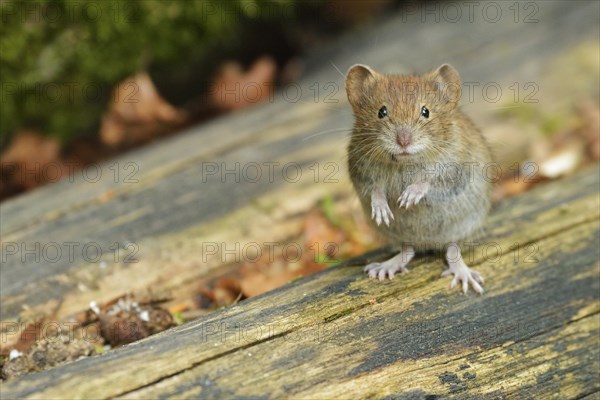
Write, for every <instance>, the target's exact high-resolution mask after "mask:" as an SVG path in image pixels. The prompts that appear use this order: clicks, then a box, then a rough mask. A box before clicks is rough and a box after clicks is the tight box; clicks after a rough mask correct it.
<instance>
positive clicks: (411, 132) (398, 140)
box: [346, 64, 461, 160]
mask: <svg viewBox="0 0 600 400" xmlns="http://www.w3.org/2000/svg"><path fill="white" fill-rule="evenodd" d="M346 93H347V95H348V100H349V102H350V105H351V106H352V110H353V112H354V116H355V119H356V122H355V130H354V135H355V138H354V139H355V140H356V141H357V142H358V143H361V144H362V145H363V146H361V147H364V151H369V150H371V151H372V153H373V155H374V156H376V157H387V158H388V159H392V160H401V159H403V158H404V157H414V156H419V155H420V156H428V155H429V156H431V155H432V154H435V153H437V154H438V155H441V154H443V153H444V148H446V147H447V146H448V144H449V143H451V141H452V140H453V138H452V130H451V129H448V128H449V126H450V124H451V123H452V114H453V113H454V111H455V109H456V108H457V106H458V102H459V100H460V94H461V81H460V77H459V75H458V72H457V71H456V69H454V67H452V66H451V65H448V64H444V65H442V66H441V67H439V68H438V69H436V70H435V71H432V72H429V73H426V74H424V75H421V76H403V75H384V74H380V73H378V72H376V71H374V70H373V69H371V68H369V67H368V66H365V65H358V64H357V65H354V66H352V67H351V68H350V69H349V70H348V74H347V76H346Z"/></svg>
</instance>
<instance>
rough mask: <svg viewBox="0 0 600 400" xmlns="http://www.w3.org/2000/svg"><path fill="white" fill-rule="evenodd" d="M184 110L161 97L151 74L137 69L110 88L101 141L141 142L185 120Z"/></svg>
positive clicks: (106, 142) (112, 144) (116, 143)
mask: <svg viewBox="0 0 600 400" xmlns="http://www.w3.org/2000/svg"><path fill="white" fill-rule="evenodd" d="M186 119H187V115H186V113H185V112H184V111H182V110H179V109H177V108H175V107H173V106H172V105H171V104H169V103H167V102H166V101H165V99H163V98H162V97H161V96H160V94H159V93H158V91H157V90H156V87H155V86H154V83H153V82H152V80H151V79H150V76H148V74H147V73H146V72H140V73H138V74H137V75H134V76H132V77H130V78H127V79H125V80H124V81H123V82H121V83H120V84H119V85H118V86H117V87H116V88H115V90H114V91H113V97H112V98H111V103H110V108H109V110H108V112H107V114H106V115H105V116H104V117H103V118H102V125H101V127H100V137H101V139H102V142H103V143H105V144H107V145H110V146H117V145H121V144H132V143H143V142H146V141H148V140H150V139H152V138H154V137H156V136H158V135H159V134H162V133H166V132H168V131H171V130H173V129H174V128H176V127H178V126H181V125H182V124H184V123H185V121H186Z"/></svg>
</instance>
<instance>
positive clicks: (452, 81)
mask: <svg viewBox="0 0 600 400" xmlns="http://www.w3.org/2000/svg"><path fill="white" fill-rule="evenodd" d="M431 76H432V78H433V79H434V80H435V81H436V82H437V83H438V84H439V90H440V92H441V95H442V96H443V98H444V99H445V100H446V101H448V102H449V103H455V104H458V102H459V101H460V96H461V94H462V87H461V85H462V82H461V80H460V75H459V74H458V71H457V70H456V68H454V67H453V66H452V65H450V64H442V65H441V66H440V67H439V68H438V69H436V70H435V71H433V72H432V73H431Z"/></svg>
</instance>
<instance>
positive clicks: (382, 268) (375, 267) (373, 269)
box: [365, 246, 415, 281]
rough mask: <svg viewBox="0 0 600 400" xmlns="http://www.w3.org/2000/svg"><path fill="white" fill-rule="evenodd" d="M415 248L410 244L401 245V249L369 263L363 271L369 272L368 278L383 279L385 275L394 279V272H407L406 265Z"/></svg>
mask: <svg viewBox="0 0 600 400" xmlns="http://www.w3.org/2000/svg"><path fill="white" fill-rule="evenodd" d="M414 255H415V250H414V249H413V248H412V247H410V246H402V251H401V252H400V253H398V254H396V255H395V256H394V257H392V258H390V259H389V260H386V261H384V262H381V263H378V262H376V263H371V264H368V265H367V266H366V267H365V272H366V273H368V274H369V277H370V278H378V279H379V280H380V281H383V280H385V278H386V277H389V278H390V279H394V276H395V275H396V272H398V271H400V273H407V272H408V268H406V265H407V264H408V263H409V261H410V260H411V259H412V258H413V257H414Z"/></svg>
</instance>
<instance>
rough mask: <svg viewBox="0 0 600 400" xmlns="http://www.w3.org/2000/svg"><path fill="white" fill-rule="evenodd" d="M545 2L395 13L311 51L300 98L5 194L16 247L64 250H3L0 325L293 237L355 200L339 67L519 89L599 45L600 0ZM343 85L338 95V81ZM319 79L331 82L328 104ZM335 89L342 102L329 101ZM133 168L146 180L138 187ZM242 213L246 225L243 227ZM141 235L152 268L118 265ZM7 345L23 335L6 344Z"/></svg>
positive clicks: (199, 273)
mask: <svg viewBox="0 0 600 400" xmlns="http://www.w3.org/2000/svg"><path fill="white" fill-rule="evenodd" d="M536 4H537V5H538V6H539V11H538V13H537V14H536V18H537V20H538V22H537V23H531V24H525V23H517V24H515V23H514V20H513V17H512V16H511V15H508V14H507V16H506V18H502V19H501V20H500V21H499V22H498V23H493V24H492V23H488V22H486V21H485V20H484V19H482V18H476V19H475V21H474V22H472V23H471V22H468V20H467V19H463V20H461V21H460V22H461V23H456V24H455V23H444V24H424V23H422V21H421V18H418V17H414V16H413V17H410V18H408V19H406V18H405V16H404V15H402V14H398V15H394V16H390V18H389V19H388V20H387V21H385V22H383V23H381V24H379V25H378V26H377V27H375V28H367V29H361V30H359V31H357V32H354V33H351V34H349V35H347V36H346V37H344V38H342V39H341V40H340V41H336V42H335V43H332V44H331V45H330V46H328V47H326V48H325V49H323V50H322V51H320V52H318V53H316V54H314V55H313V56H312V57H310V58H309V60H308V61H307V67H306V70H307V73H306V75H305V77H304V78H303V79H302V81H301V82H300V87H301V93H302V97H301V98H300V99H299V100H297V101H294V102H291V101H289V100H286V99H285V98H284V95H283V93H279V94H278V95H277V96H276V97H275V98H274V99H273V101H272V102H269V104H265V105H263V106H260V107H256V108H254V109H252V110H247V111H244V112H240V113H235V114H233V115H228V116H227V117H224V118H220V119H218V120H216V121H213V122H211V123H208V124H205V125H202V126H199V127H194V128H191V129H190V130H189V131H188V132H186V133H184V134H182V135H179V136H177V137H173V138H170V139H169V140H167V141H161V142H159V143H154V144H151V145H149V146H146V147H144V148H141V149H139V150H136V151H134V152H130V153H127V154H124V155H122V156H121V157H119V158H117V159H115V160H111V161H109V162H106V163H104V164H102V165H100V167H101V174H100V179H99V180H98V181H97V182H91V181H90V180H89V179H88V180H86V179H84V178H83V177H82V176H81V174H77V175H76V177H75V179H74V181H73V182H71V181H69V180H66V181H64V182H61V183H58V184H55V185H49V186H46V187H44V188H40V189H39V190H35V191H33V192H30V193H28V194H26V195H24V196H20V197H17V198H15V199H11V200H9V201H7V202H4V203H3V204H2V207H0V221H1V224H0V236H1V241H2V244H3V246H4V245H6V244H7V243H11V244H16V245H18V246H22V247H23V248H25V247H26V248H34V247H35V246H36V245H39V246H44V245H46V244H49V243H58V244H59V246H61V248H62V250H63V251H64V254H63V256H62V257H60V258H59V259H58V260H56V261H52V262H48V261H47V260H36V259H35V258H34V257H32V256H25V257H23V253H24V252H22V251H19V252H18V253H17V254H16V255H11V256H6V257H5V258H3V260H2V263H1V265H0V275H1V278H2V279H0V294H1V300H2V302H1V304H0V321H1V322H14V321H17V320H25V321H28V320H32V319H35V318H34V317H35V316H36V315H47V314H52V315H54V316H55V317H56V318H59V319H61V318H65V317H68V316H69V315H72V314H73V313H74V312H78V311H81V310H82V309H84V308H85V307H86V306H87V304H89V302H90V301H96V302H98V303H102V302H105V301H108V300H110V299H113V298H115V297H117V296H120V295H122V294H123V293H124V292H126V291H135V290H140V289H143V288H146V287H148V286H151V285H153V284H160V285H161V286H162V285H164V286H167V287H179V286H180V285H181V283H182V282H184V283H185V282H189V281H192V280H194V279H198V278H201V277H205V276H210V275H211V274H212V273H214V271H215V269H216V268H219V267H220V266H221V264H222V263H216V262H215V263H210V262H208V263H202V262H199V261H198V250H197V249H198V245H199V244H200V245H201V243H203V242H206V241H210V240H221V241H224V242H228V243H231V242H235V241H240V240H243V238H244V237H245V238H248V237H250V238H253V239H259V238H260V239H262V238H265V241H281V240H282V238H285V237H286V235H289V232H290V231H291V230H293V227H294V226H297V224H298V223H299V221H300V218H299V217H298V215H302V213H303V212H305V211H306V210H307V209H309V207H311V206H313V205H314V199H318V198H320V197H323V196H325V195H334V196H337V197H338V198H349V197H350V196H352V193H351V189H350V185H349V181H348V178H347V176H346V172H345V156H344V148H345V146H346V135H347V133H348V131H349V129H350V127H351V125H352V116H351V114H350V110H349V107H348V105H347V103H346V101H345V99H344V97H345V96H344V89H343V77H342V76H341V75H340V74H339V73H338V72H337V71H336V69H335V68H334V67H333V66H332V65H331V64H332V63H333V64H334V65H336V66H337V67H339V68H340V69H341V70H342V71H343V70H345V69H346V68H347V67H349V66H350V65H351V64H353V63H356V62H363V63H364V62H368V63H370V64H372V66H373V67H375V68H377V69H380V70H382V71H397V72H407V71H411V70H416V71H424V70H427V69H430V68H432V67H434V66H437V65H439V64H441V63H442V62H450V63H452V64H454V65H455V66H456V67H457V68H458V70H459V71H460V72H461V75H462V76H463V77H464V78H465V80H468V81H471V82H479V83H481V84H483V83H487V82H501V83H502V85H503V87H506V88H507V87H509V86H510V85H511V84H512V83H508V82H513V81H514V80H515V79H517V77H518V80H519V81H522V82H520V83H524V82H525V81H533V82H537V79H538V78H539V75H540V74H541V73H542V72H543V71H545V70H546V69H547V64H549V63H550V62H552V61H553V60H555V59H556V58H559V57H563V56H564V52H565V51H567V50H568V49H570V48H571V47H572V46H573V45H575V44H577V43H580V42H583V41H586V40H597V37H598V24H597V19H598V17H599V11H598V7H597V3H595V2H586V1H574V2H573V1H572V2H559V1H548V2H538V3H536ZM505 11H506V12H509V10H505ZM557 26H561V27H562V26H565V27H566V26H569V27H572V29H555V28H556V27H557ZM399 38H412V39H411V40H400V39H399ZM421 44H422V45H421ZM424 44H427V45H424ZM407 54H409V55H410V57H406V55H407ZM483 54H485V57H484V56H482V55H483ZM532 54H535V57H531V55H532ZM442 55H443V57H442ZM330 83H332V84H334V86H333V88H334V89H335V93H334V92H330V91H329V90H326V89H325V86H326V85H327V84H330ZM505 83H506V85H504V84H505ZM315 84H317V85H318V86H319V87H320V89H321V90H320V92H319V95H318V96H317V98H316V100H315V91H314V85H315ZM540 85H541V83H540ZM591 86H593V85H591ZM596 86H597V85H596ZM507 90H508V89H507ZM329 94H332V95H333V96H332V97H331V98H330V100H332V101H337V102H331V103H329V102H326V101H325V98H326V97H327V95H329ZM288 96H291V92H290V93H289V94H288ZM569 96H570V93H569V92H568V93H565V94H564V96H561V98H562V99H564V100H565V101H575V99H571V98H570V97H569ZM496 106H497V104H480V102H479V103H467V104H464V108H465V109H466V111H467V113H468V114H471V115H472V114H477V118H474V120H475V121H477V123H478V124H485V123H488V122H490V123H491V121H493V118H494V114H493V112H494V110H495V107H496ZM484 131H485V129H484ZM206 162H210V163H217V164H219V165H224V166H226V167H227V168H233V167H234V166H235V164H236V163H239V164H242V165H244V164H247V163H250V162H257V163H259V164H262V163H264V162H276V163H280V165H281V166H283V165H285V164H286V163H296V165H299V166H301V167H302V171H303V176H302V179H301V180H300V181H298V182H289V181H286V180H285V179H282V177H281V171H278V172H279V173H278V174H276V179H275V180H274V181H272V182H264V181H262V182H258V183H252V182H248V181H244V180H243V179H242V181H241V182H235V181H233V180H231V179H229V180H227V181H223V180H222V179H220V178H219V177H218V176H217V177H215V176H210V177H209V179H207V180H203V172H202V168H203V165H205V164H204V163H206ZM315 162H318V163H319V165H320V166H321V167H322V166H323V165H324V164H325V163H333V164H335V165H336V166H337V167H338V170H337V173H336V175H335V178H336V179H337V183H331V182H325V181H324V173H325V171H323V170H322V172H323V174H321V177H320V178H319V179H314V178H312V177H311V175H310V174H311V173H312V170H310V169H309V168H310V167H311V166H312V165H314V164H313V163H315ZM129 163H133V164H129ZM132 165H133V168H134V169H131V168H130V166H132ZM115 170H117V171H119V175H118V176H115ZM266 171H267V170H266V169H264V170H263V172H264V173H265V174H266ZM94 172H95V171H91V172H90V176H92V177H93V176H94ZM131 172H135V173H134V174H133V176H131V177H130V178H131V179H133V180H134V181H133V182H127V181H126V178H127V177H128V176H129V175H128V174H129V173H131ZM307 192H308V195H307V194H306V193H307ZM239 218H243V219H239ZM240 220H243V221H246V223H245V224H243V226H240V224H239V221H240ZM294 224H296V225H294ZM252 235H254V236H252ZM241 238H242V239H241ZM129 242H132V243H134V244H136V246H137V249H138V250H139V251H138V252H137V254H136V256H137V258H138V259H139V262H138V263H135V264H127V263H124V262H123V257H121V258H119V259H118V262H114V260H113V259H114V250H113V249H114V248H115V247H116V245H118V246H119V247H124V246H125V245H126V243H129ZM67 243H77V244H78V248H77V251H75V252H74V258H72V259H71V258H70V257H69V256H67V245H66V244H67ZM88 244H93V245H94V246H95V245H98V246H99V247H100V248H101V249H102V254H103V257H102V258H101V260H102V261H104V262H106V263H107V264H108V268H106V269H103V270H100V269H99V268H98V264H99V262H97V261H96V262H92V261H89V260H86V259H85V257H83V252H82V247H83V246H85V245H88ZM3 250H4V248H3ZM5 253H6V252H3V255H5ZM121 254H124V252H122V253H121ZM125 254H126V252H125ZM167 271H168V272H167ZM5 345H10V343H8V344H6V343H0V346H5Z"/></svg>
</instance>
